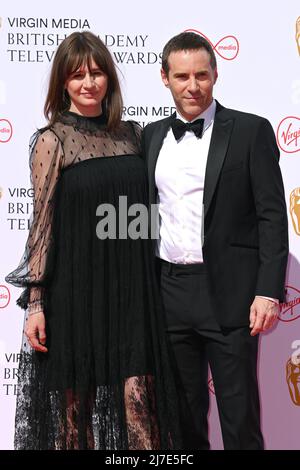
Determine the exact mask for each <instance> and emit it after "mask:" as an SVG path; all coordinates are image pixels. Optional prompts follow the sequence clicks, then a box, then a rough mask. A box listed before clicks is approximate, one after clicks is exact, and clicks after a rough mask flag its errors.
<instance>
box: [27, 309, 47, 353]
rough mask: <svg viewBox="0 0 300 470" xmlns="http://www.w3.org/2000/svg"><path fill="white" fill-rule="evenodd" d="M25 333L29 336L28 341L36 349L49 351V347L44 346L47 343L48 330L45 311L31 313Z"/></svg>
mask: <svg viewBox="0 0 300 470" xmlns="http://www.w3.org/2000/svg"><path fill="white" fill-rule="evenodd" d="M25 334H26V336H27V338H28V343H29V344H30V346H31V347H32V348H33V349H35V350H36V351H40V352H48V349H47V348H46V347H45V346H44V344H45V343H46V332H45V316H44V313H43V312H39V313H35V314H34V315H29V317H28V319H27V322H26V328H25Z"/></svg>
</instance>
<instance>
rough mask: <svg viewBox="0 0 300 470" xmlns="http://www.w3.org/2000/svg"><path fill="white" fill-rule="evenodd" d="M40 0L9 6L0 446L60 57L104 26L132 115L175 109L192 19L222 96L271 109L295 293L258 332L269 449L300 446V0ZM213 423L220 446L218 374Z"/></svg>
mask: <svg viewBox="0 0 300 470" xmlns="http://www.w3.org/2000/svg"><path fill="white" fill-rule="evenodd" d="M207 5H209V6H206V4H205V2H204V3H203V2H199V1H198V0H190V1H189V3H188V4H183V2H181V1H179V0H166V1H164V2H162V1H158V0H152V1H151V2H148V3H147V2H140V1H136V0H133V1H130V0H128V1H127V2H123V1H121V0H115V1H114V2H112V3H110V2H101V1H99V0H97V1H96V0H90V1H89V3H88V8H86V7H85V5H84V4H82V2H76V1H72V2H68V1H66V2H61V1H59V0H52V1H51V2H47V3H45V2H43V3H37V2H36V1H35V0H34V1H33V0H26V2H17V1H16V0H11V1H10V2H4V3H3V4H2V5H1V9H0V64H1V65H0V227H1V229H0V237H1V238H0V261H1V264H0V448H1V449H12V448H13V435H14V414H15V399H16V384H17V375H18V361H19V349H20V344H21V333H22V327H23V312H22V310H21V309H20V308H18V307H17V306H16V299H17V297H18V296H19V294H20V290H19V289H17V288H14V287H12V286H11V285H8V284H7V283H6V282H5V275H6V274H7V273H8V272H10V271H11V270H12V269H13V268H15V267H16V266H17V264H18V263H19V260H20V259H21V256H22V253H23V249H24V244H25V241H26V238H27V234H28V223H29V219H30V215H31V212H32V196H33V194H32V189H31V187H30V180H29V166H28V157H29V155H28V142H29V138H30V136H31V135H32V133H33V132H34V131H35V130H36V129H37V128H39V127H42V126H43V125H44V124H45V120H44V118H43V113H42V109H43V104H44V98H45V93H46V89H47V80H48V76H49V71H50V67H51V60H52V57H53V55H54V52H55V49H56V48H57V46H58V45H59V44H60V42H61V41H62V40H63V39H64V38H65V37H66V36H67V35H69V34H71V33H72V32H73V31H77V30H90V31H92V32H94V33H96V34H98V35H99V36H100V37H101V39H102V40H103V41H104V42H105V44H106V45H107V46H108V47H109V49H110V50H111V52H112V54H113V57H114V60H115V63H116V64H117V65H118V69H119V73H120V79H121V83H122V88H123V94H124V103H125V106H124V119H134V120H136V121H138V122H140V124H141V125H142V126H145V125H146V124H147V123H148V122H150V121H154V120H157V119H161V118H163V117H166V116H169V115H170V114H171V113H172V112H173V111H174V108H173V103H172V100H171V95H170V94H169V91H168V90H167V89H166V88H165V87H164V86H163V84H162V82H161V79H160V66H161V52H162V48H163V46H164V44H165V43H166V42H167V40H168V39H169V38H170V37H172V36H174V35H175V34H177V33H179V32H181V31H185V30H190V31H195V32H196V33H198V34H201V35H203V36H205V37H206V38H207V39H208V40H209V41H210V42H211V44H212V45H213V47H214V49H215V52H216V55H217V61H218V70H219V79H218V82H217V84H216V86H215V98H217V99H218V100H219V101H220V102H221V103H222V104H223V105H225V106H227V107H231V108H235V109H239V110H242V111H246V112H251V113H255V114H259V115H262V116H264V117H266V118H267V119H269V120H270V122H271V123H272V125H273V128H274V131H275V133H276V136H277V141H278V146H279V148H280V151H281V161H280V164H281V169H282V173H283V178H284V183H285V193H286V203H287V208H288V217H289V238H290V258H289V265H288V272H287V278H286V291H287V300H286V303H285V304H282V305H281V306H280V318H279V322H278V324H277V326H276V327H275V328H274V329H273V330H272V331H270V332H269V333H267V334H265V335H262V337H261V339H260V356H259V383H260V394H261V405H262V425H263V432H264V436H265V443H266V448H267V449H300V434H299V426H300V360H298V357H300V265H299V263H300V4H299V0H288V1H287V2H282V1H279V0H275V1H273V2H262V1H261V0H252V1H251V2H246V3H244V2H240V1H239V0H227V1H226V2H224V1H222V0H215V1H213V2H210V3H207ZM209 388H210V392H211V393H210V395H211V409H210V435H211V442H212V448H213V449H222V441H221V434H220V427H219V424H218V414H217V407H216V400H215V395H214V387H213V382H212V380H211V379H210V380H209Z"/></svg>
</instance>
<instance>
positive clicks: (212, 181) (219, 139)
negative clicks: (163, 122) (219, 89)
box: [203, 103, 233, 215]
mask: <svg viewBox="0 0 300 470" xmlns="http://www.w3.org/2000/svg"><path fill="white" fill-rule="evenodd" d="M232 126H233V118H232V117H231V116H230V114H229V113H228V112H227V110H226V108H223V107H222V106H221V105H220V104H219V103H217V110H216V115H215V121H214V126H213V130H212V136H211V142H210V147H209V151H208V157H207V164H206V171H205V181H204V196H203V202H204V215H206V214H207V212H208V209H209V206H210V204H211V201H212V198H213V195H214V192H215V189H216V185H217V182H218V179H219V176H220V172H221V169H222V165H223V162H224V158H225V155H226V152H227V148H228V144H229V140H230V136H231V131H232Z"/></svg>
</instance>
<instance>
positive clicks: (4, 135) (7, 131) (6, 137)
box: [0, 119, 13, 144]
mask: <svg viewBox="0 0 300 470" xmlns="http://www.w3.org/2000/svg"><path fill="white" fill-rule="evenodd" d="M12 133H13V130H12V125H11V123H10V122H9V121H8V120H7V119H0V143H1V142H2V143H3V144H6V143H7V142H9V141H10V139H11V138H12Z"/></svg>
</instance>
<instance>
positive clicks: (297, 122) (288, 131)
mask: <svg viewBox="0 0 300 470" xmlns="http://www.w3.org/2000/svg"><path fill="white" fill-rule="evenodd" d="M277 143H278V146H279V147H280V148H281V150H283V152H285V153H295V152H299V151H300V118H299V117H297V116H287V117H285V118H284V119H282V121H281V122H280V124H279V126H278V128H277Z"/></svg>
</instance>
